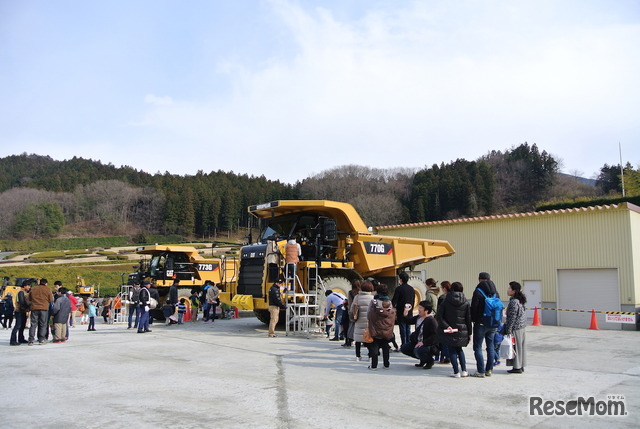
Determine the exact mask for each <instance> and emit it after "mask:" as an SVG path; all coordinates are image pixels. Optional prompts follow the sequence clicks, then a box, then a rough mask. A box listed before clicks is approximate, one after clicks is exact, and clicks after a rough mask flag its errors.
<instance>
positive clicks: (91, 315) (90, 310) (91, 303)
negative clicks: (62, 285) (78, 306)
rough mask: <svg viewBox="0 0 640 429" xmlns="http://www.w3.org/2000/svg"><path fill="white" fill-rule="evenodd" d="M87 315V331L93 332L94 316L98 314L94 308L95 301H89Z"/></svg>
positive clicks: (94, 328) (94, 325)
mask: <svg viewBox="0 0 640 429" xmlns="http://www.w3.org/2000/svg"><path fill="white" fill-rule="evenodd" d="M87 314H88V315H89V327H88V328H87V331H95V330H96V315H97V314H98V309H97V308H96V300H95V299H90V300H89V303H88V305H87Z"/></svg>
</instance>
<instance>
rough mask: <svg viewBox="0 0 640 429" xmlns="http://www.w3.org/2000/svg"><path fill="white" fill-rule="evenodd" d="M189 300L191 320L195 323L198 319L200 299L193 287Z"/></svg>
mask: <svg viewBox="0 0 640 429" xmlns="http://www.w3.org/2000/svg"><path fill="white" fill-rule="evenodd" d="M189 300H190V301H191V322H193V323H195V322H197V321H198V307H200V299H199V298H198V291H197V290H195V289H193V290H192V291H191V296H190V297H189Z"/></svg>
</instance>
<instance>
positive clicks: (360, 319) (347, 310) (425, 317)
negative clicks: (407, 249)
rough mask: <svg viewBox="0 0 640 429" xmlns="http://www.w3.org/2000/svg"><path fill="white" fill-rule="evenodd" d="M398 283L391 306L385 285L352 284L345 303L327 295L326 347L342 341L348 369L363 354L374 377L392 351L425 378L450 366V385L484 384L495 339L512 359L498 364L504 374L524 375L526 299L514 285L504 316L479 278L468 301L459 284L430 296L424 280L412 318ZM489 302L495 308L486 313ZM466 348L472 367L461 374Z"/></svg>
mask: <svg viewBox="0 0 640 429" xmlns="http://www.w3.org/2000/svg"><path fill="white" fill-rule="evenodd" d="M398 279H399V285H398V287H397V288H396V289H395V292H394V294H393V297H392V298H390V297H389V291H388V287H387V285H385V284H383V283H379V282H377V281H376V280H375V279H368V280H364V281H355V282H353V285H352V289H351V290H350V291H349V292H348V294H347V296H346V297H344V296H342V294H339V293H336V292H333V291H327V310H326V311H327V312H326V313H325V315H327V314H328V312H329V309H330V308H335V309H336V314H335V322H334V326H336V329H335V332H334V337H332V338H331V340H336V339H338V338H343V339H344V340H345V342H344V344H342V346H343V347H346V348H351V347H352V346H354V345H355V359H356V361H361V360H362V359H363V356H362V353H363V346H364V347H366V351H367V357H368V360H369V366H368V368H369V369H370V370H377V369H378V363H379V356H380V355H381V356H382V364H383V367H384V368H389V366H390V355H391V354H390V351H391V350H392V349H393V350H395V351H399V352H402V353H403V354H404V355H407V356H410V357H412V358H415V359H417V360H418V363H416V364H415V366H416V367H418V368H423V369H427V370H428V369H431V368H433V366H434V364H435V363H436V362H438V363H440V364H450V365H451V367H452V370H453V372H452V373H451V377H454V378H463V377H468V376H472V377H477V378H485V377H491V376H492V374H493V368H494V366H495V365H499V364H500V354H499V353H500V352H499V350H500V347H499V345H500V344H499V341H498V342H496V338H502V337H504V336H513V337H514V338H515V342H514V343H515V344H514V346H513V347H514V350H513V355H514V356H513V359H508V360H507V362H506V364H507V365H508V366H512V367H513V368H512V369H510V370H508V371H507V372H508V373H511V374H521V373H523V372H524V368H525V366H526V350H525V326H526V314H525V304H526V297H525V295H524V293H523V292H522V286H521V285H520V284H519V283H518V282H510V283H509V287H508V289H507V294H508V295H509V297H510V300H509V303H508V305H507V308H506V311H502V309H503V308H504V306H503V305H502V304H501V301H500V299H499V298H500V297H499V295H498V293H497V290H496V286H495V284H494V283H493V281H492V280H491V276H490V275H489V274H488V273H486V272H482V273H480V274H479V276H478V284H477V286H476V288H475V289H474V291H473V294H472V297H471V300H468V299H467V297H466V296H465V294H464V287H463V285H462V283H460V282H453V283H451V282H448V281H443V282H441V284H440V287H439V288H438V286H437V282H436V281H435V280H434V279H432V278H429V279H427V281H426V296H425V299H423V300H422V301H420V302H419V303H418V305H417V314H416V313H415V312H414V311H413V310H414V309H413V306H414V301H415V300H416V291H415V289H414V288H413V287H412V286H411V285H410V284H409V276H408V274H407V273H405V272H401V273H400V274H399V276H398ZM495 302H498V304H497V307H496V309H495V310H494V309H493V307H492V305H494V303H495ZM340 310H342V311H340ZM492 310H494V311H495V315H494V314H492V313H491V311H492ZM502 322H504V323H502ZM395 324H397V325H398V328H399V333H400V347H398V345H397V343H396V339H395V335H394V326H395ZM341 332H342V333H343V334H342V335H340V333H341ZM507 338H509V337H507ZM472 340H473V341H472ZM508 341H510V340H508ZM469 343H471V344H472V346H473V353H474V356H475V361H476V371H475V372H473V373H470V372H469V371H468V368H467V362H466V356H465V353H464V348H465V347H467V346H468V345H469ZM483 345H484V350H483ZM485 352H486V360H485Z"/></svg>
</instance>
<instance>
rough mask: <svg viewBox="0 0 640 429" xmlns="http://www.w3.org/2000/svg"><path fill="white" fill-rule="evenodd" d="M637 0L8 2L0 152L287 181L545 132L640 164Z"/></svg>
mask: <svg viewBox="0 0 640 429" xmlns="http://www.w3.org/2000/svg"><path fill="white" fill-rule="evenodd" d="M639 82H640V1H639V0H627V1H624V0H615V1H611V0H609V1H597V0H593V1H587V0H583V1H569V0H550V1H545V0H535V1H518V0H509V1H488V0H487V1H448V0H443V1H399V0H326V1H320V0H316V1H313V0H298V1H289V0H273V1H271V0H264V1H258V0H255V1H250V0H233V1H226V0H218V1H216V0H180V1H179V0H171V1H170V0H110V1H85V0H56V1H49V0H33V1H14V0H0V156H1V157H4V156H7V155H11V154H20V153H23V152H27V153H36V154H40V155H49V156H51V157H52V158H54V159H57V160H63V159H69V158H72V157H73V156H79V157H83V158H91V159H94V160H100V161H102V162H103V163H105V164H106V163H112V164H114V165H115V166H121V165H130V166H132V167H135V168H137V169H141V170H144V171H147V172H149V173H156V172H161V173H164V172H165V171H168V172H170V173H173V174H181V175H184V174H195V173H196V172H197V171H198V170H203V171H205V172H209V171H212V170H215V171H217V170H224V171H233V172H235V173H243V174H244V173H246V174H249V175H254V176H260V175H264V176H265V177H267V178H268V179H273V180H281V181H284V182H289V183H294V182H295V181H297V180H302V179H304V178H305V177H308V176H309V175H311V174H313V173H318V172H320V171H322V170H326V169H329V168H332V167H336V166H339V165H345V164H359V165H364V166H370V167H377V168H391V167H412V168H423V167H425V166H428V167H430V166H431V165H433V164H434V163H436V164H440V163H442V162H444V163H448V162H450V161H453V160H455V159H457V158H464V159H467V160H475V159H477V158H478V157H480V156H482V155H484V154H486V153H487V152H488V151H490V150H502V151H504V150H506V149H509V148H511V147H513V146H517V145H519V144H520V143H523V142H528V143H530V144H533V143H536V144H537V145H538V147H539V148H540V150H546V151H547V152H550V153H551V154H552V155H554V156H555V157H556V159H561V160H562V163H563V171H565V172H575V171H578V172H580V173H582V175H583V176H584V177H592V176H594V175H595V174H596V173H597V172H598V171H599V169H600V167H601V166H602V165H603V164H604V163H608V164H618V163H619V160H620V156H619V152H618V143H619V142H620V143H621V144H622V156H623V159H624V162H625V163H626V162H627V161H628V162H631V164H632V165H633V166H634V167H638V166H639V165H640V83H639Z"/></svg>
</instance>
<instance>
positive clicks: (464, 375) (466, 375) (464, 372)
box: [460, 371, 469, 377]
mask: <svg viewBox="0 0 640 429" xmlns="http://www.w3.org/2000/svg"><path fill="white" fill-rule="evenodd" d="M460 376H461V377H469V373H468V372H467V371H462V372H461V373H460Z"/></svg>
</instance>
